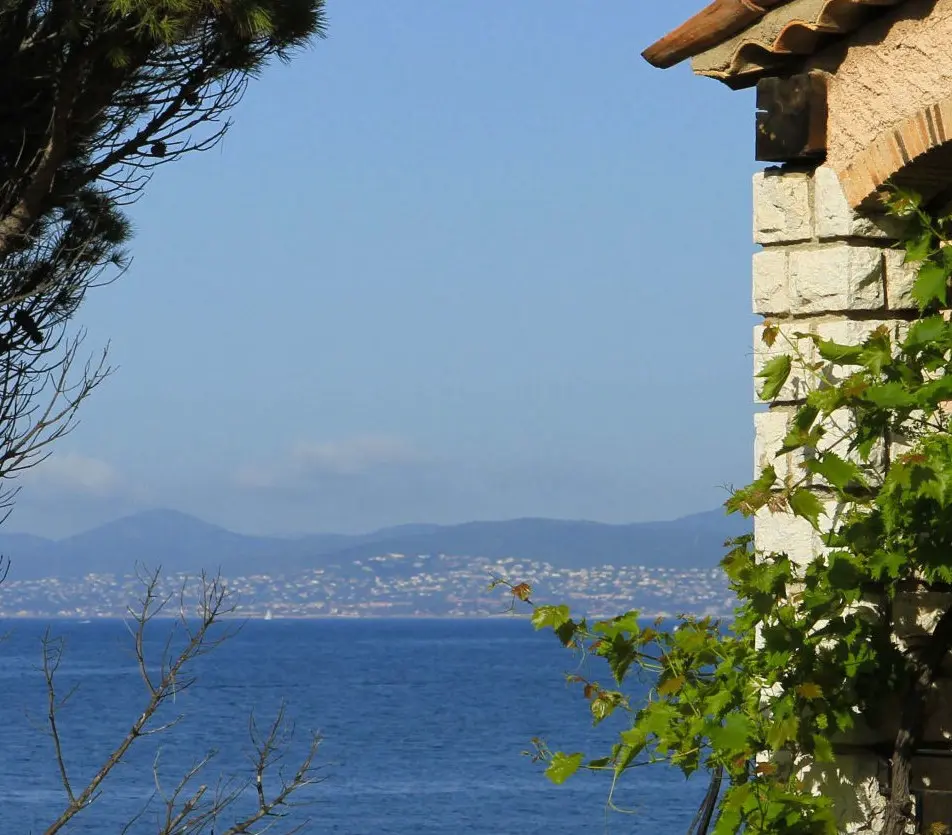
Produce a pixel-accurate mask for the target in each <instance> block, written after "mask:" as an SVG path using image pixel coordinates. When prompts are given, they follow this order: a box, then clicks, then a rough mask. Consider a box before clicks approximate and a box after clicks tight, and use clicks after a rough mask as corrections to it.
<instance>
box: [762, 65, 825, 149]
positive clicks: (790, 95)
mask: <svg viewBox="0 0 952 835" xmlns="http://www.w3.org/2000/svg"><path fill="white" fill-rule="evenodd" d="M827 78H828V76H827V74H826V73H823V72H810V73H802V74H800V75H792V76H789V77H788V78H764V79H762V80H760V81H758V82H757V148H756V156H757V159H758V160H759V161H760V162H815V161H818V160H822V159H823V158H824V157H825V156H826V120H827V99H826V85H827Z"/></svg>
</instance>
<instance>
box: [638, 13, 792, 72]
mask: <svg viewBox="0 0 952 835" xmlns="http://www.w3.org/2000/svg"><path fill="white" fill-rule="evenodd" d="M789 2H790V0H757V2H753V0H714V2H713V3H711V5H709V6H708V7H707V8H705V9H702V10H701V11H700V12H698V13H697V14H696V15H694V17H692V18H691V19H690V20H688V21H686V22H685V23H682V24H681V25H680V26H679V27H678V28H677V29H675V30H674V31H673V32H671V33H670V34H668V35H665V36H664V37H663V38H662V39H661V40H660V41H658V42H657V43H654V44H652V45H651V46H649V47H648V48H647V49H646V50H645V51H644V52H642V53H641V55H642V57H643V58H644V59H645V60H646V61H647V62H648V63H649V64H653V65H654V66H656V67H659V68H660V69H667V68H668V67H673V66H674V65H675V64H678V63H680V62H681V61H683V60H684V59H685V58H691V57H693V56H695V55H699V54H700V53H702V52H704V51H705V50H708V49H711V48H713V47H715V46H718V45H720V44H722V43H724V41H726V40H727V39H728V38H731V37H733V36H734V35H736V34H737V33H738V32H743V31H744V29H747V28H748V27H749V26H751V24H753V23H756V22H757V21H758V20H760V18H762V17H763V16H764V15H765V14H767V12H768V11H770V10H771V9H773V8H775V7H776V6H782V5H784V4H785V3H789Z"/></svg>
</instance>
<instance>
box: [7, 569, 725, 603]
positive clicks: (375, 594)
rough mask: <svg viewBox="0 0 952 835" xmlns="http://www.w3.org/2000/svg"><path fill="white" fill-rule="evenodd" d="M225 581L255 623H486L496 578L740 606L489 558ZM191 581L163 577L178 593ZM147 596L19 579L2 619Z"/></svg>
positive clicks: (93, 581) (651, 583)
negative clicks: (288, 620)
mask: <svg viewBox="0 0 952 835" xmlns="http://www.w3.org/2000/svg"><path fill="white" fill-rule="evenodd" d="M223 576H224V581H225V583H226V584H227V587H228V589H229V591H230V592H232V593H233V595H234V596H233V601H234V602H235V604H236V609H235V614H236V615H239V616H244V617H250V618H259V617H260V618H314V617H481V616H490V615H494V614H501V613H503V612H505V611H507V610H508V609H509V608H510V606H511V598H510V597H508V596H507V594H506V591H505V589H504V588H497V589H495V590H491V589H490V588H489V586H490V583H491V581H492V580H493V579H494V578H499V579H502V580H505V581H508V582H511V583H522V582H526V583H529V584H530V585H531V586H532V589H533V601H534V602H535V603H545V602H547V601H553V602H559V603H566V604H568V605H570V606H571V607H572V609H573V611H575V612H577V613H578V614H585V615H588V616H600V615H613V614H618V613H620V612H623V611H627V610H630V609H638V610H639V611H640V612H641V613H642V614H643V615H645V616H651V617H654V616H662V615H663V616H671V615H677V614H681V613H691V614H698V615H725V614H728V613H730V611H731V610H732V607H733V597H732V595H731V594H730V592H729V590H728V588H727V583H726V580H725V578H724V575H723V572H722V571H721V570H720V569H719V568H679V569H673V568H671V569H668V568H657V567H651V568H649V567H642V566H638V565H624V566H622V565H601V566H596V567H592V568H574V569H569V568H558V567H556V566H553V565H552V564H550V563H548V562H540V561H534V560H526V559H515V558H509V559H502V560H490V559H486V558H481V557H469V556H466V557H462V556H452V555H447V554H435V555H426V554H423V555H413V556H410V555H404V554H382V555H380V556H376V557H371V558H369V559H363V560H354V561H353V562H352V563H350V564H346V565H327V566H323V567H321V568H314V569H312V570H308V571H303V572H299V573H295V574H293V575H278V574H275V575H270V574H267V573H260V574H254V575H251V576H234V577H230V576H227V575H223ZM187 581H188V578H187V577H186V576H185V575H181V574H179V575H171V576H163V577H162V579H161V586H160V590H161V592H162V593H163V594H170V593H174V591H175V589H176V588H178V587H180V586H182V585H183V583H187ZM142 592H143V585H142V580H141V579H139V578H137V577H136V576H116V575H112V574H87V575H86V576H85V577H82V578H76V579H65V578H61V579H58V578H53V577H51V578H46V579H38V580H26V579H24V580H18V579H17V578H16V576H15V575H12V576H9V577H7V578H6V580H5V581H4V582H3V584H2V585H0V617H2V618H17V617H61V618H75V619H92V618H102V617H121V616H123V615H125V614H127V612H128V608H129V607H130V606H133V607H134V606H135V605H136V601H137V600H138V599H139V598H141V596H142Z"/></svg>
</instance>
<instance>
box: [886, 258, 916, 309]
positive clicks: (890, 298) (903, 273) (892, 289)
mask: <svg viewBox="0 0 952 835" xmlns="http://www.w3.org/2000/svg"><path fill="white" fill-rule="evenodd" d="M883 256H884V260H885V263H886V303H887V304H888V305H889V309H890V310H916V309H917V308H918V306H917V305H916V303H915V301H913V298H912V285H913V284H915V283H916V279H917V278H918V277H919V263H918V262H917V263H912V264H906V263H904V262H905V259H906V253H905V251H904V250H901V249H887V250H885V252H884V253H883Z"/></svg>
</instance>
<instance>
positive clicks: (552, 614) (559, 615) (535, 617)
mask: <svg viewBox="0 0 952 835" xmlns="http://www.w3.org/2000/svg"><path fill="white" fill-rule="evenodd" d="M569 620H571V617H570V609H569V607H568V606H564V605H562V606H537V607H536V609H535V611H534V612H533V613H532V625H533V626H534V627H535V628H536V629H545V628H547V627H548V628H551V629H555V630H558V628H559V627H560V626H562V625H563V624H565V623H567V622H568V621H569Z"/></svg>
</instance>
